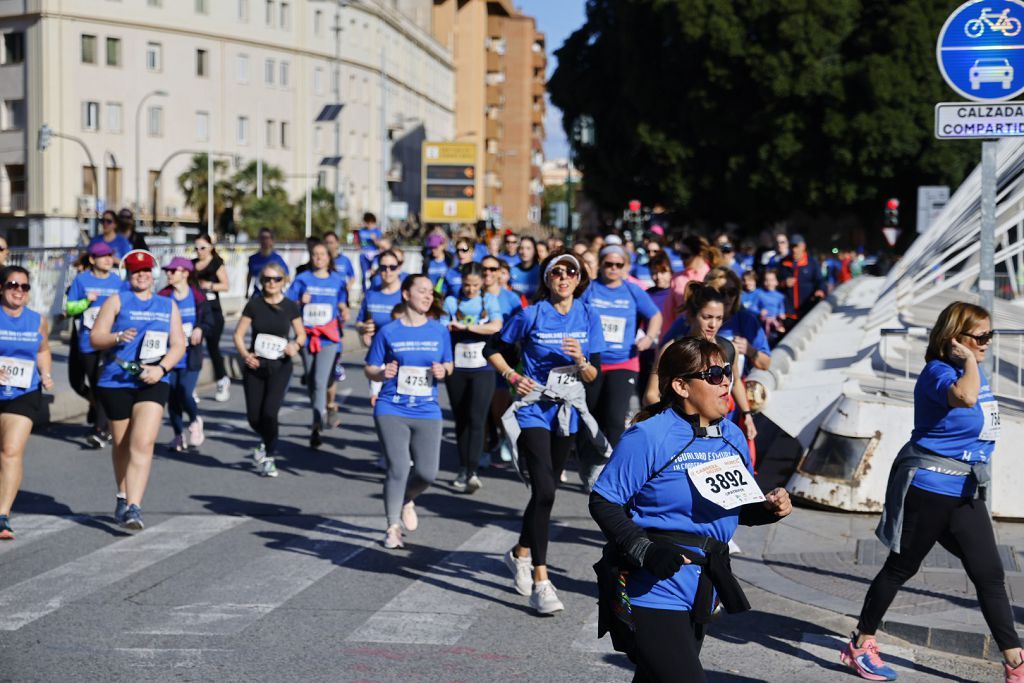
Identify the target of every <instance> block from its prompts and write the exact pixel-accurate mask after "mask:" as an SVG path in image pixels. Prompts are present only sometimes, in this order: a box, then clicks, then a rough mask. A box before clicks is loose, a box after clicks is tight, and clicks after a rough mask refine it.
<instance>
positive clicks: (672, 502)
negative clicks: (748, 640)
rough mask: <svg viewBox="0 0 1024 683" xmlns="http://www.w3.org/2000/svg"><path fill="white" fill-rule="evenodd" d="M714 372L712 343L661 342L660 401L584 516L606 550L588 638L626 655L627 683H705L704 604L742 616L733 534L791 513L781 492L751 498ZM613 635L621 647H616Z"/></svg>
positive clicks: (718, 372) (637, 427) (743, 453)
mask: <svg viewBox="0 0 1024 683" xmlns="http://www.w3.org/2000/svg"><path fill="white" fill-rule="evenodd" d="M724 364H725V359H724V358H723V357H722V355H721V351H720V350H719V348H718V347H717V346H716V345H715V344H714V343H713V342H710V341H707V340H705V339H696V338H687V339H683V340H681V341H678V342H674V343H673V344H671V345H670V346H669V347H668V348H667V349H666V350H665V352H664V354H663V355H662V359H661V365H660V369H659V372H658V386H659V389H660V394H661V397H662V398H661V399H660V400H659V401H658V402H657V403H656V404H654V405H652V406H649V407H648V408H647V409H645V410H643V411H641V412H640V414H639V415H638V416H637V419H636V423H635V424H634V425H633V426H632V427H630V428H629V429H628V430H627V431H626V433H625V434H623V436H622V439H621V440H620V441H619V445H618V446H617V447H616V448H615V452H614V453H613V454H612V457H611V459H610V460H609V462H608V465H607V467H605V469H604V471H603V472H602V473H601V476H600V478H599V479H598V480H597V483H596V484H595V485H594V491H593V493H591V494H590V513H591V515H592V516H593V518H594V519H595V520H596V521H597V523H598V525H599V526H600V527H601V530H602V531H603V532H604V535H605V537H606V538H607V539H608V541H609V543H608V545H606V546H605V552H604V554H603V558H602V560H601V562H600V563H599V564H598V565H597V567H595V569H597V570H598V575H599V580H598V581H599V595H600V601H601V605H602V613H603V614H604V615H605V619H604V620H603V622H602V623H599V625H598V628H599V632H603V630H606V629H611V631H612V633H613V638H616V641H615V642H616V646H617V647H616V649H623V650H627V651H628V654H629V657H630V659H631V660H632V661H633V662H635V663H636V667H637V671H636V678H635V679H634V680H644V681H704V680H706V679H705V676H704V669H703V667H702V666H701V663H700V646H701V642H702V640H703V636H704V632H705V625H706V624H707V623H708V622H709V621H710V619H711V617H712V613H713V611H714V607H715V602H716V601H715V599H714V597H715V594H716V593H717V598H718V599H719V600H721V602H722V604H723V606H724V607H725V609H726V611H728V612H730V613H736V612H742V611H745V610H748V609H750V604H749V603H748V602H747V599H746V596H745V595H744V594H743V590H742V588H740V586H739V584H738V582H737V581H736V579H735V578H733V577H732V573H731V571H730V569H729V562H728V553H729V545H728V544H729V541H730V540H731V539H732V536H733V534H734V533H735V531H736V527H737V525H738V524H746V525H757V524H770V523H773V522H777V521H778V520H780V519H782V518H783V517H785V516H787V515H788V514H789V513H790V512H791V511H792V505H791V503H790V500H789V494H788V493H786V490H785V489H782V488H778V489H775V490H773V491H771V492H770V493H768V494H767V495H764V494H762V493H761V490H760V487H758V485H757V482H756V481H755V480H754V476H753V468H752V467H751V464H750V456H749V453H748V452H747V444H746V439H745V438H744V437H743V434H741V433H740V430H739V429H738V428H737V427H736V425H734V424H732V423H730V422H728V421H726V420H724V419H723V418H724V417H725V415H726V412H727V411H728V396H729V381H728V377H727V375H726V373H725V372H724ZM621 572H625V578H624V581H625V585H624V589H625V594H626V596H628V597H626V598H623V597H621V596H620V593H619V590H618V586H619V582H620V581H621V580H623V579H622V578H621V577H622V576H623V574H622V573H621ZM627 600H628V602H627ZM618 615H622V616H621V617H620V616H618ZM620 619H622V620H628V621H629V622H630V625H629V626H627V625H626V624H624V623H621V622H619V621H618V620H620ZM624 632H626V633H625V634H626V636H627V637H626V639H625V640H626V641H627V642H628V641H632V642H631V643H628V644H627V643H623V642H622V641H620V640H618V638H617V636H621V634H623V633H624Z"/></svg>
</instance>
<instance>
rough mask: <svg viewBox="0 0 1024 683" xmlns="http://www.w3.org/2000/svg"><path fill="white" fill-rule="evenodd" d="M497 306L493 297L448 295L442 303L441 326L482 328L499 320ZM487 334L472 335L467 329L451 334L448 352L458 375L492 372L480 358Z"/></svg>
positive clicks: (489, 366) (454, 331) (500, 316)
mask: <svg viewBox="0 0 1024 683" xmlns="http://www.w3.org/2000/svg"><path fill="white" fill-rule="evenodd" d="M501 319H502V315H501V304H500V303H499V302H498V297H496V296H494V295H493V294H483V295H482V296H476V297H473V298H472V299H457V298H455V297H454V296H450V297H448V298H447V299H445V300H444V316H442V317H441V324H442V325H447V324H448V323H450V322H453V321H454V322H459V323H464V324H466V325H485V324H487V323H490V322H494V321H495V320H498V321H501ZM489 336H490V335H486V334H476V333H474V332H469V331H468V330H453V331H452V353H453V357H454V359H455V369H456V370H458V371H460V372H489V371H491V370H493V368H492V367H491V365H490V363H488V362H487V360H486V358H485V357H484V345H485V344H486V343H487V338H488V337H489Z"/></svg>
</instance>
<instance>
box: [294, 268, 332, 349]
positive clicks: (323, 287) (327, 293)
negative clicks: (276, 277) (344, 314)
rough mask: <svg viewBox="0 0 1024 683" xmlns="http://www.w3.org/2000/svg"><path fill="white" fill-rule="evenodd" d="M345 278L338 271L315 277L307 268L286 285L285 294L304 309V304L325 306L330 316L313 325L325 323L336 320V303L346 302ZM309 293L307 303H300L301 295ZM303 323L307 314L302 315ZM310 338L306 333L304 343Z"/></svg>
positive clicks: (318, 325)
mask: <svg viewBox="0 0 1024 683" xmlns="http://www.w3.org/2000/svg"><path fill="white" fill-rule="evenodd" d="M345 284H346V283H345V279H344V278H343V277H342V276H341V274H340V273H336V272H331V273H328V274H327V277H317V276H316V275H314V274H313V271H311V270H307V271H304V272H302V273H299V274H298V275H297V276H296V277H295V280H294V281H293V282H292V284H291V286H289V287H288V292H287V293H286V294H285V296H287V297H288V298H289V299H291V300H293V301H295V302H296V303H298V304H299V307H300V308H301V309H303V310H305V308H306V306H318V307H322V306H327V307H328V309H329V310H330V317H329V318H327V319H326V320H325V321H324V322H322V323H317V324H316V325H315V327H320V326H321V325H326V324H328V323H330V322H333V321H335V320H338V305H339V304H347V303H348V289H347V288H346V287H345ZM303 294H309V303H308V304H303V303H302V295H303ZM325 310H326V309H325ZM303 318H304V319H303V324H304V325H305V323H306V322H307V321H308V317H307V316H303ZM313 326H314V325H306V327H313ZM311 340H312V335H307V338H306V343H307V344H309V342H310V341H311Z"/></svg>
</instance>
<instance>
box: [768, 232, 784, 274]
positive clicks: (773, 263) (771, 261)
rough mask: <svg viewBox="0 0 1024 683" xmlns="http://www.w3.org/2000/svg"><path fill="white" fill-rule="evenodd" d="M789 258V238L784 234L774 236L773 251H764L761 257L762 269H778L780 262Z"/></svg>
mask: <svg viewBox="0 0 1024 683" xmlns="http://www.w3.org/2000/svg"><path fill="white" fill-rule="evenodd" d="M787 258H789V238H788V237H786V234H785V233H782V232H780V233H778V234H777V235H775V250H774V251H771V250H769V251H766V252H765V253H764V254H762V255H761V267H762V268H779V267H780V266H781V265H782V261H783V260H785V259H787Z"/></svg>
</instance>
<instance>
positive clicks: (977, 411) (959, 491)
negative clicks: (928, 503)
mask: <svg viewBox="0 0 1024 683" xmlns="http://www.w3.org/2000/svg"><path fill="white" fill-rule="evenodd" d="M978 372H979V373H981V390H980V391H979V392H978V402H977V403H975V404H974V407H973V408H951V407H950V406H949V398H948V394H947V392H948V391H949V388H950V387H951V386H953V385H954V384H956V382H957V381H958V380H959V379H960V377H962V376H963V374H964V371H963V369H962V368H956V367H953V366H952V365H950V364H949V363H947V362H945V361H942V360H931V361H928V364H927V365H925V366H924V370H922V371H921V376H920V377H918V378H917V384H915V385H914V431H913V433H912V434H911V436H910V441H911V442H912V443H914V444H917V445H918V446H920V447H921V448H924V449H925V450H928V451H931V452H932V453H935V454H937V455H941V456H945V457H947V458H955V459H956V460H961V461H963V462H966V463H984V462H988V460H989V458H991V457H992V451H993V450H995V445H996V444H995V441H994V440H989V439H982V438H981V437H982V436H990V435H989V434H986V433H985V432H986V423H985V422H986V413H989V412H993V411H994V412H995V415H996V418H995V419H996V424H997V425H998V410H999V409H998V404H997V403H996V399H995V397H994V396H993V395H992V390H991V388H990V387H989V384H988V378H986V377H985V373H984V372H983V371H982V370H981V368H978ZM990 421H991V418H990ZM971 481H972V480H971V477H959V476H956V475H952V474H943V473H941V472H932V471H929V470H923V469H919V470H917V472H916V473H915V475H914V480H913V482H911V483H912V485H914V486H916V487H918V488H921V489H924V490H926V491H931V492H932V493H941V494H943V495H946V496H973V495H974V487H973V484H972V483H971Z"/></svg>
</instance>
